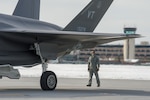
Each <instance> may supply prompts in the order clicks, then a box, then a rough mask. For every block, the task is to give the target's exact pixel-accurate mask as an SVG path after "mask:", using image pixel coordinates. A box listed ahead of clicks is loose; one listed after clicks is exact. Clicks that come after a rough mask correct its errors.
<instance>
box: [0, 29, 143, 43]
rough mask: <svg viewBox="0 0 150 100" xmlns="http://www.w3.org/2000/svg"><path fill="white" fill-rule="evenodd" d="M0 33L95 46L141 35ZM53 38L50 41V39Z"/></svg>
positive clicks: (32, 31)
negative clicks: (87, 43)
mask: <svg viewBox="0 0 150 100" xmlns="http://www.w3.org/2000/svg"><path fill="white" fill-rule="evenodd" d="M2 32H5V33H12V34H13V33H14V34H20V35H22V36H23V35H31V36H38V37H41V38H42V37H43V38H42V39H41V40H40V41H42V42H52V41H55V39H56V40H57V41H61V40H69V41H75V42H80V43H86V42H89V43H90V42H92V43H95V44H104V43H108V42H113V41H118V40H124V39H129V38H139V37H141V35H139V34H132V35H125V34H123V33H121V34H114V33H93V32H73V31H47V30H20V29H19V30H17V29H9V30H8V29H7V30H3V31H2ZM52 37H53V38H54V39H53V40H51V38H52Z"/></svg>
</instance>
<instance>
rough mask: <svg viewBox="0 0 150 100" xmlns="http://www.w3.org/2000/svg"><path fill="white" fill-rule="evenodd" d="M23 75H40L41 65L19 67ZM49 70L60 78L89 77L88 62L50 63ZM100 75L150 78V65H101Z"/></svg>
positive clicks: (123, 77) (119, 77) (121, 77)
mask: <svg viewBox="0 0 150 100" xmlns="http://www.w3.org/2000/svg"><path fill="white" fill-rule="evenodd" d="M17 69H19V71H20V74H21V76H22V77H40V76H41V73H42V68H41V65H38V66H35V67H33V68H23V67H19V68H17ZM48 70H51V71H54V72H55V73H56V75H57V77H60V78H88V71H87V65H86V64H49V68H48ZM99 76H100V78H101V79H134V80H150V67H149V66H135V65H101V68H100V71H99Z"/></svg>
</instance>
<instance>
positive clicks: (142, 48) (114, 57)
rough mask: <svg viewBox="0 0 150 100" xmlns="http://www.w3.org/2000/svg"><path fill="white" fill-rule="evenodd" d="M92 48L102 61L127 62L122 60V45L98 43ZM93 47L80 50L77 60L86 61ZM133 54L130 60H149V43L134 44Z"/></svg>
mask: <svg viewBox="0 0 150 100" xmlns="http://www.w3.org/2000/svg"><path fill="white" fill-rule="evenodd" d="M93 49H94V50H96V55H97V56H98V57H99V58H100V61H101V62H102V63H126V62H127V61H126V60H124V46H123V45H99V46H97V47H95V48H93ZM93 49H85V50H81V51H80V53H79V55H78V58H79V60H81V61H85V62H87V61H88V57H89V56H90V51H91V50H93ZM125 55H126V53H125ZM133 56H134V59H130V60H132V62H150V45H135V55H133ZM133 56H132V57H133Z"/></svg>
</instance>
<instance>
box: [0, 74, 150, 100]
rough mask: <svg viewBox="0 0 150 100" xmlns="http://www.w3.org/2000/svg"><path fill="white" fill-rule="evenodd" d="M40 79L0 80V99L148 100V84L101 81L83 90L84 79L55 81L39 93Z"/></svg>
mask: <svg viewBox="0 0 150 100" xmlns="http://www.w3.org/2000/svg"><path fill="white" fill-rule="evenodd" d="M39 80H40V78H33V77H32V78H31V77H30V78H21V79H19V80H10V79H7V78H3V79H1V80H0V100H3V99H4V100H11V99H12V100H17V99H18V100H25V99H28V100H150V81H144V80H139V81H137V80H104V79H103V80H101V87H96V86H97V85H96V81H95V79H93V84H92V86H91V87H86V84H87V82H88V79H70V78H58V85H57V88H56V90H54V91H42V90H41V88H40V85H39Z"/></svg>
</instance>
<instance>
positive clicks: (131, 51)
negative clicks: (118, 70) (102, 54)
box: [124, 27, 137, 61]
mask: <svg viewBox="0 0 150 100" xmlns="http://www.w3.org/2000/svg"><path fill="white" fill-rule="evenodd" d="M136 30H137V28H135V27H124V33H125V34H126V35H129V34H130V35H131V34H135V33H136ZM133 59H135V39H127V40H125V42H124V61H131V60H133Z"/></svg>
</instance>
